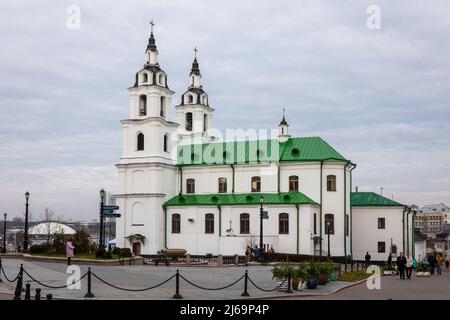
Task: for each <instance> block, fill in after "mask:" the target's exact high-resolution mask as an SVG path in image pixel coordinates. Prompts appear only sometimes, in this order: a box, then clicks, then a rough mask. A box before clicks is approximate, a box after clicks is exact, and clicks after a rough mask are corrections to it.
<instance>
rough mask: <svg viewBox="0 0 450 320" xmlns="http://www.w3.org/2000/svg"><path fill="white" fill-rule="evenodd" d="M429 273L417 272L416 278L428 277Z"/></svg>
mask: <svg viewBox="0 0 450 320" xmlns="http://www.w3.org/2000/svg"><path fill="white" fill-rule="evenodd" d="M429 276H430V273H429V272H422V271H418V272H417V273H416V277H429Z"/></svg>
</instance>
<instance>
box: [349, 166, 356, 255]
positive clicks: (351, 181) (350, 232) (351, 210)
mask: <svg viewBox="0 0 450 320" xmlns="http://www.w3.org/2000/svg"><path fill="white" fill-rule="evenodd" d="M354 169H356V163H352V167H351V168H350V219H349V220H350V221H349V226H348V229H349V230H348V234H349V235H350V258H351V259H352V260H353V243H352V242H353V241H352V235H353V231H352V228H353V227H352V225H353V216H352V212H353V207H352V202H351V196H352V188H353V176H352V171H353V170H354Z"/></svg>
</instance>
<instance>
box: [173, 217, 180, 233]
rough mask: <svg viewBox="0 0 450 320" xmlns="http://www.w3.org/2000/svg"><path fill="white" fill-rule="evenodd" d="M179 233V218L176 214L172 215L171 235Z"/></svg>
mask: <svg viewBox="0 0 450 320" xmlns="http://www.w3.org/2000/svg"><path fill="white" fill-rule="evenodd" d="M180 232H181V216H180V215H179V214H178V213H174V214H173V215H172V233H180Z"/></svg>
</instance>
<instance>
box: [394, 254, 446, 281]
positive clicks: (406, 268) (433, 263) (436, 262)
mask: <svg viewBox="0 0 450 320" xmlns="http://www.w3.org/2000/svg"><path fill="white" fill-rule="evenodd" d="M427 261H428V266H429V268H430V274H434V271H435V270H436V271H437V274H438V275H441V274H442V267H443V266H444V264H445V267H446V268H447V269H448V267H449V259H448V257H446V258H445V261H444V258H443V257H442V254H437V255H435V254H434V253H431V254H430V255H429V256H428V258H427ZM388 264H389V265H391V264H392V255H391V254H389V258H388ZM396 264H397V270H398V274H399V275H400V279H405V274H406V278H408V279H411V274H412V271H413V270H415V269H416V268H417V260H416V258H413V257H411V255H410V254H409V253H406V256H405V255H404V254H403V252H400V255H399V256H398V257H397V261H396Z"/></svg>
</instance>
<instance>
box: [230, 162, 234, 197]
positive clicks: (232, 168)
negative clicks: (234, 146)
mask: <svg viewBox="0 0 450 320" xmlns="http://www.w3.org/2000/svg"><path fill="white" fill-rule="evenodd" d="M230 167H231V170H232V172H233V174H232V178H231V193H234V164H232V165H230Z"/></svg>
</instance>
